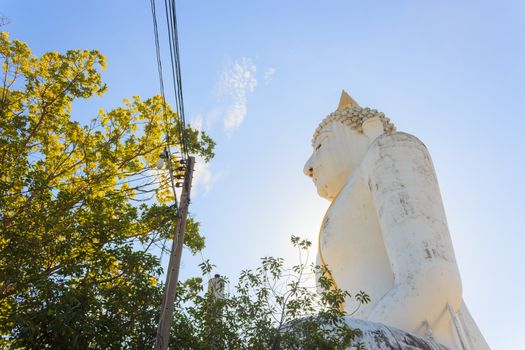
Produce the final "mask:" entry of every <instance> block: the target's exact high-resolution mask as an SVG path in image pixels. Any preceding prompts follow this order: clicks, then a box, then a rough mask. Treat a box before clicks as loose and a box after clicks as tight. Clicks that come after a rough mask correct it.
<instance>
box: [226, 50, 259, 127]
mask: <svg viewBox="0 0 525 350" xmlns="http://www.w3.org/2000/svg"><path fill="white" fill-rule="evenodd" d="M256 71H257V67H256V66H255V65H254V64H253V63H252V61H251V60H250V59H249V58H246V57H243V58H241V59H239V60H237V61H235V62H234V63H233V64H232V65H231V66H230V67H229V68H228V69H227V70H226V71H224V72H223V73H222V76H221V80H220V83H219V97H226V98H227V99H228V102H229V105H228V107H227V108H226V115H225V117H224V121H223V123H224V129H225V130H226V131H227V132H233V130H235V129H237V128H239V126H240V125H241V124H242V122H243V121H244V118H245V117H246V113H247V111H248V109H247V104H248V94H249V93H251V92H253V91H254V90H255V87H256V86H257V79H256V78H255V72H256Z"/></svg>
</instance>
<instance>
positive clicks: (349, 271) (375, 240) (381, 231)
mask: <svg viewBox="0 0 525 350" xmlns="http://www.w3.org/2000/svg"><path fill="white" fill-rule="evenodd" d="M312 146H313V148H314V151H313V154H312V156H311V157H310V159H309V160H308V161H307V163H306V165H305V167H304V172H305V174H306V175H308V176H309V177H311V178H312V179H313V182H314V184H315V186H316V187H317V192H318V193H319V195H320V196H322V197H324V198H326V199H328V200H329V201H331V202H332V204H331V206H330V208H329V209H328V211H327V213H326V215H325V218H324V220H323V223H322V226H321V231H320V233H319V254H318V258H319V261H320V263H321V264H324V265H327V266H328V268H329V269H330V270H331V277H332V278H333V280H334V282H335V284H336V286H337V287H339V288H340V289H343V290H348V291H349V292H350V293H351V294H352V295H355V294H356V293H357V292H358V291H359V290H363V291H365V292H366V293H368V295H369V296H370V298H371V300H372V301H371V303H369V304H366V305H362V306H360V307H359V308H358V309H357V311H355V309H356V307H357V305H356V304H354V301H353V300H350V301H348V302H347V303H346V304H345V305H344V307H345V311H346V312H347V313H348V314H352V315H353V317H356V318H360V319H364V320H370V321H374V322H379V323H383V324H385V325H387V326H392V327H396V328H399V329H402V330H405V331H409V332H412V333H415V334H418V335H420V336H424V337H432V338H433V339H434V340H435V341H437V342H439V343H441V344H443V345H445V346H447V347H449V348H450V349H453V350H485V349H489V347H488V345H487V343H486V342H485V340H484V338H483V336H482V335H481V333H480V331H479V330H478V328H477V326H476V324H475V322H474V320H473V319H472V317H471V316H470V313H469V311H468V309H467V307H466V306H465V303H464V302H463V300H462V290H461V280H460V276H459V270H458V267H457V264H456V259H455V256H454V249H453V247H452V242H451V239H450V235H449V232H448V227H447V221H446V217H445V211H444V208H443V204H442V200H441V195H440V191H439V187H438V182H437V178H436V173H435V170H434V167H433V165H432V160H431V159H430V154H429V153H428V150H427V149H426V147H425V145H424V144H423V143H422V142H421V141H420V140H418V139H417V138H416V137H414V136H412V135H409V134H406V133H402V132H396V131H395V127H394V125H393V124H392V123H391V122H390V121H389V119H388V118H386V117H385V116H384V114H383V113H380V112H378V111H376V110H373V109H372V110H371V109H369V108H361V107H359V106H358V105H357V103H356V102H355V101H354V100H353V99H352V98H351V97H350V96H349V95H348V94H346V92H344V91H343V94H342V96H341V102H340V103H339V108H338V109H337V111H335V112H334V113H332V114H330V115H329V116H328V117H326V118H325V119H324V120H323V121H322V122H321V124H320V125H319V127H318V128H317V130H316V131H315V133H314V136H313V140H312Z"/></svg>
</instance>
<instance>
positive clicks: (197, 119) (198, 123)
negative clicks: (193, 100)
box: [189, 113, 203, 131]
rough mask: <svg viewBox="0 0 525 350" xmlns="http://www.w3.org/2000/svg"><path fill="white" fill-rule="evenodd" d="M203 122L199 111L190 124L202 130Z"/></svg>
mask: <svg viewBox="0 0 525 350" xmlns="http://www.w3.org/2000/svg"><path fill="white" fill-rule="evenodd" d="M202 123H203V120H202V114H200V113H197V114H196V115H195V117H193V120H192V121H191V122H190V123H189V124H190V126H191V127H192V128H193V129H196V130H199V131H202Z"/></svg>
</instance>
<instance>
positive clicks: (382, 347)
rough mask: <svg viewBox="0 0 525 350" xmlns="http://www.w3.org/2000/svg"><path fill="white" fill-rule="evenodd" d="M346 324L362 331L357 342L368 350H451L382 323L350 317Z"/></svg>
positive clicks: (430, 340)
mask: <svg viewBox="0 0 525 350" xmlns="http://www.w3.org/2000/svg"><path fill="white" fill-rule="evenodd" d="M346 323H347V324H348V325H349V326H350V327H351V328H353V329H356V328H358V329H360V330H361V332H362V335H361V336H360V337H359V338H357V339H356V340H355V342H356V343H359V342H361V343H363V344H364V346H365V349H367V350H450V349H449V348H447V347H446V346H444V345H441V344H439V343H437V342H435V341H434V340H432V339H428V338H426V339H425V338H422V337H420V336H418V335H415V334H412V333H409V332H405V331H402V330H400V329H397V328H393V327H387V326H385V325H383V324H381V323H375V322H371V321H365V320H359V319H356V318H352V317H348V318H347V319H346Z"/></svg>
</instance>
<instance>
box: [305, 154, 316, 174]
mask: <svg viewBox="0 0 525 350" xmlns="http://www.w3.org/2000/svg"><path fill="white" fill-rule="evenodd" d="M303 173H304V174H305V175H306V176H309V177H313V176H314V168H313V166H312V157H310V158H309V159H308V160H307V161H306V164H305V165H304V168H303Z"/></svg>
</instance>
